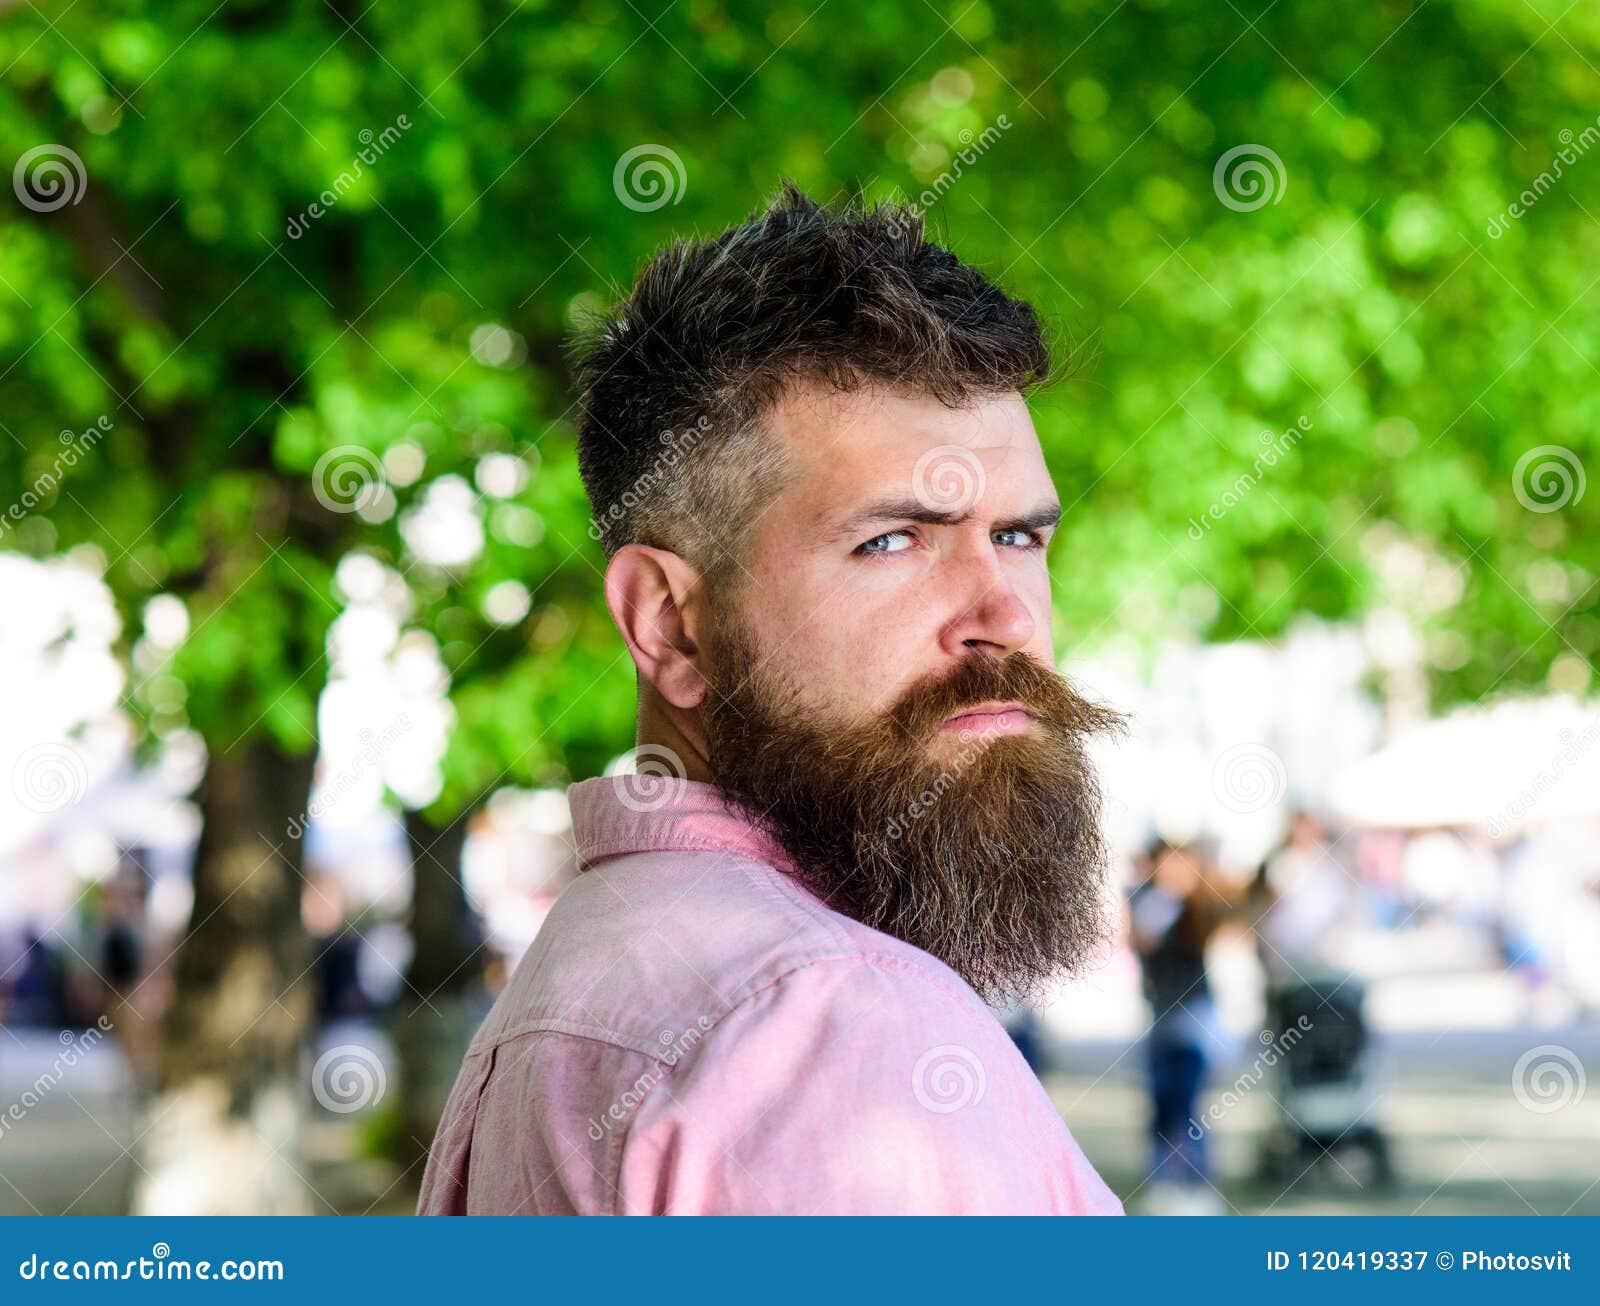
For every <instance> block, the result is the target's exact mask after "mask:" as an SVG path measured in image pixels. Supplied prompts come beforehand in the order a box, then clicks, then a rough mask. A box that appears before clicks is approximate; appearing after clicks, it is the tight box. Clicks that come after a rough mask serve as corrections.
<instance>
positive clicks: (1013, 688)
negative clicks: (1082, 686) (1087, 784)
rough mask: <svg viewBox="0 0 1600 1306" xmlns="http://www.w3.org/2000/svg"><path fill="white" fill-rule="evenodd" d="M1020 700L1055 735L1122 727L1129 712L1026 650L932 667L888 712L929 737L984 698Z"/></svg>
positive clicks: (918, 736)
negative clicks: (1098, 698)
mask: <svg viewBox="0 0 1600 1306" xmlns="http://www.w3.org/2000/svg"><path fill="white" fill-rule="evenodd" d="M993 702H1001V703H1012V702H1015V703H1020V704H1021V705H1022V706H1023V707H1024V708H1026V709H1027V711H1028V714H1029V715H1030V716H1032V717H1033V718H1034V719H1035V720H1037V721H1038V722H1039V723H1040V724H1041V725H1042V726H1043V727H1044V728H1045V729H1046V730H1047V731H1048V732H1049V733H1051V734H1055V735H1080V736H1081V735H1097V734H1115V733H1120V732H1122V731H1123V730H1124V729H1125V728H1126V726H1127V718H1126V717H1125V716H1124V715H1123V714H1122V713H1121V712H1118V711H1117V710H1116V709H1114V708H1111V707H1107V706H1106V705H1104V704H1103V703H1096V702H1094V701H1093V700H1091V699H1088V698H1085V697H1084V696H1083V695H1081V694H1080V693H1078V691H1077V690H1076V689H1074V688H1073V687H1072V684H1071V683H1070V682H1069V681H1068V680H1067V678H1066V677H1065V676H1063V675H1061V674H1060V673H1059V672H1057V671H1055V670H1053V669H1052V668H1050V667H1047V666H1045V665H1043V664H1042V663H1040V662H1037V661H1035V660H1034V659H1033V658H1032V657H1030V656H1029V655H1028V654H1026V653H1022V652H1016V653H1008V654H1006V655H1004V656H1001V657H997V656H995V655H992V654H988V653H974V654H972V655H971V656H969V657H967V658H966V659H964V660H963V661H962V662H960V663H958V664H957V665H956V666H954V667H953V668H951V669H950V670H949V671H936V672H930V673H929V674H928V675H926V676H923V677H922V678H921V679H919V680H917V681H916V682H914V683H913V684H912V685H910V686H909V687H908V688H907V689H906V690H905V692H904V693H902V694H901V695H900V697H899V698H898V699H897V700H896V701H895V703H894V705H893V706H892V707H890V709H889V710H888V712H887V713H885V716H886V717H887V718H888V719H889V720H890V721H891V722H892V723H893V724H894V725H896V726H898V727H899V729H900V730H901V731H904V732H905V734H906V735H908V736H909V737H910V738H911V739H913V740H915V741H917V742H919V743H926V742H927V741H929V740H931V739H932V738H933V736H934V735H935V734H936V733H937V732H938V730H939V728H940V726H942V725H943V724H944V723H945V722H946V721H948V720H949V719H950V718H951V717H952V716H954V715H955V714H956V713H958V712H963V711H967V710H970V709H972V708H975V707H979V706H981V705H982V704H984V703H993Z"/></svg>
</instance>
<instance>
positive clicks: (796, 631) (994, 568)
mask: <svg viewBox="0 0 1600 1306" xmlns="http://www.w3.org/2000/svg"><path fill="white" fill-rule="evenodd" d="M769 429H770V431H771V436H772V438H773V439H775V440H777V441H779V442H781V444H782V445H783V447H784V450H785V453H786V455H787V457H788V459H789V461H790V465H791V468H792V471H791V473H790V480H789V482H788V484H787V487H786V489H785V490H784V492H783V493H782V495H780V496H779V498H778V499H777V500H776V501H775V502H774V503H773V504H772V505H771V507H770V508H769V509H768V510H767V512H766V513H764V514H763V516H762V518H761V520H760V522H759V523H758V525H757V527H756V529H755V531H754V532H753V536H752V539H751V543H750V547H749V550H748V553H747V556H746V558H745V560H744V568H745V571H744V573H743V574H737V583H738V585H739V588H740V593H739V598H738V606H739V610H740V614H741V619H742V621H743V624H744V625H745V627H746V629H747V630H749V631H750V632H752V633H753V634H754V635H755V637H756V638H757V639H758V641H759V643H760V646H761V656H762V659H763V662H764V663H765V664H766V668H765V669H766V670H768V671H770V672H771V673H772V674H773V675H775V676H776V677H778V678H779V679H781V680H782V681H783V682H785V683H786V684H789V685H792V686H794V687H795V688H796V689H798V690H800V691H801V692H802V693H803V695H804V697H805V699H806V701H807V703H808V704H809V705H810V706H811V708H812V709H814V710H815V711H817V712H819V713H824V714H826V715H828V716H830V717H833V718H835V719H839V720H844V719H849V720H862V719H864V718H866V717H869V716H871V715H874V714H880V713H882V712H884V711H886V710H887V709H888V708H889V707H890V706H891V705H892V704H894V703H895V702H896V701H897V700H898V699H899V698H900V696H901V695H902V694H903V693H904V692H905V690H906V689H907V688H908V687H909V686H910V685H912V684H913V683H915V682H916V681H918V680H920V679H922V678H924V677H927V676H930V675H938V674H941V673H948V672H949V671H950V670H951V669H952V668H954V667H955V666H956V664H957V663H959V662H960V661H962V660H963V659H965V658H967V657H969V656H971V655H972V654H973V653H974V652H985V653H990V654H995V655H1004V654H1007V653H1012V652H1022V653H1025V654H1027V655H1028V656H1030V657H1032V658H1033V659H1034V660H1035V661H1037V662H1039V663H1040V664H1042V665H1044V666H1050V665H1052V663H1053V655H1052V642H1051V629H1050V584H1049V576H1048V573H1047V571H1046V567H1045V549H1044V546H1045V545H1046V544H1047V543H1048V541H1049V538H1050V535H1051V533H1052V532H1053V531H1054V529H1055V522H1056V519H1057V518H1058V516H1059V500H1058V498H1057V496H1056V493H1055V487H1054V486H1053V485H1052V484H1051V481H1050V474H1049V472H1048V470H1047V469H1046V467H1045V463H1044V457H1043V454H1042V453H1041V451H1040V448H1039V440H1038V436H1037V435H1036V434H1035V433H1034V429H1033V422H1032V420H1031V419H1030V418H1029V416H1028V410H1027V407H1026V405H1025V404H1024V403H1023V401H1022V399H1021V397H1020V396H1019V395H1015V394H1011V395H1005V396H1002V397H997V398H992V399H988V400H984V401H982V402H979V403H977V404H975V405H974V406H972V407H970V408H964V409H952V408H948V407H946V406H945V405H944V404H941V403H940V402H939V401H938V400H936V399H933V398H929V397H926V396H907V395H898V394H888V393H883V392H869V391H858V392H855V393H851V394H843V395H841V394H838V393H835V392H833V391H831V390H826V389H822V388H818V387H805V388H801V389H798V390H797V391H795V392H794V393H792V394H791V395H790V396H789V397H788V398H787V399H786V400H785V401H784V402H782V403H781V404H780V405H779V406H778V407H777V409H776V410H775V411H774V412H773V413H772V414H771V416H770V419H769ZM967 724H972V725H981V726H984V727H987V728H990V729H996V730H1007V729H1018V728H1026V727H1025V725H1024V724H1020V723H1018V722H1017V721H1016V720H1015V718H999V719H987V720H974V721H972V722H969V723H967ZM941 747H948V741H946V743H945V744H944V745H941Z"/></svg>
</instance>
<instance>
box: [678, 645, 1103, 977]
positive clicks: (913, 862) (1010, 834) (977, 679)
mask: <svg viewBox="0 0 1600 1306" xmlns="http://www.w3.org/2000/svg"><path fill="white" fill-rule="evenodd" d="M714 655H715V656H714V668H713V676H712V682H713V692H712V694H711V695H710V696H709V699H708V702H707V710H706V730H707V736H708V745H709V754H710V763H711V768H712V771H713V774H714V775H715V777H716V779H717V782H718V784H719V785H720V786H721V787H722V788H723V790H724V791H725V792H726V793H727V794H728V795H729V797H730V798H731V799H732V800H733V801H734V802H736V803H737V804H739V805H740V806H741V807H742V808H744V809H745V811H746V813H747V814H748V815H749V816H750V817H751V819H753V820H755V821H756V822H757V823H758V824H759V825H761V826H763V827H764V828H765V829H766V830H768V831H769V832H770V833H771V835H772V836H773V838H774V839H776V840H777V842H778V843H779V844H780V845H781V846H782V847H783V849H784V851H785V852H786V853H788V855H789V857H790V858H791V859H792V860H793V861H794V862H795V864H796V866H797V867H798V878H800V879H801V880H802V882H803V883H804V884H805V885H806V887H808V888H809V889H810V890H811V891H812V892H813V893H815V894H816V895H817V896H818V897H820V898H821V899H822V900H823V901H824V902H826V903H827V904H828V905H829V906H831V907H833V908H834V909H835V910H837V911H840V912H843V913H844V914H846V915H848V916H851V917H853V918H854V919H856V920H858V921H861V922H863V923H864V924H866V925H869V926H872V927H873V928H874V929H879V930H882V931H884V932H885V933H887V934H891V935H893V936H894V937H895V938H898V939H902V940H904V941H905V942H906V943H909V944H911V945H913V946H914V947H918V948H921V949H923V950H924V951H926V952H929V953H932V954H933V955H934V956H935V957H938V958H939V959H940V960H941V961H943V962H945V963H946V964H947V965H948V966H950V967H951V968H952V969H953V970H955V971H956V973H957V974H959V975H960V976H961V977H962V978H963V979H965V980H966V981H967V982H968V983H969V984H970V985H972V987H973V988H974V989H976V990H977V991H978V992H979V993H980V994H981V995H983V996H984V997H985V998H986V999H988V1000H990V1001H992V1002H1004V1001H1008V1000H1016V999H1022V998H1027V997H1030V996H1036V995H1037V994H1038V993H1039V992H1040V990H1042V989H1043V987H1044V986H1045V985H1046V984H1047V983H1048V982H1049V981H1050V980H1052V979H1055V978H1058V977H1060V976H1062V975H1064V974H1069V973H1072V972H1074V971H1076V970H1079V969H1081V968H1082V967H1083V965H1084V963H1085V962H1086V961H1087V960H1088V959H1089V958H1090V957H1091V956H1093V954H1094V953H1095V952H1096V951H1097V950H1098V948H1099V946H1100V945H1101V944H1102V943H1103V942H1104V940H1105V938H1106V936H1107V934H1108V932H1109V925H1108V917H1107V904H1106V900H1105V892H1104V889H1105V868H1106V854H1105V847H1104V843H1103V841H1102V837H1101V831H1100V819H1099V818H1100V795H1099V787H1098V785H1097V784H1096V781H1095V777H1094V773H1093V769H1092V767H1091V766H1090V763H1089V761H1088V758H1087V755H1086V753H1085V748H1084V744H1085V741H1086V740H1087V739H1088V738H1089V737H1090V736H1092V735H1094V734H1097V733H1101V732H1105V731H1111V730H1115V729H1118V728H1120V726H1121V725H1122V723H1123V719H1122V717H1121V715H1120V714H1119V713H1117V712H1115V711H1113V710H1111V709H1110V708H1106V707H1103V706H1100V705H1098V704H1095V703H1092V702H1090V701H1088V700H1087V699H1084V698H1082V697H1080V696H1079V695H1078V694H1077V693H1076V692H1074V690H1073V689H1072V688H1071V686H1070V685H1069V684H1068V683H1067V682H1066V680H1065V679H1063V678H1062V677H1061V676H1059V675H1057V674H1056V673H1055V672H1054V671H1051V670H1049V669H1048V668H1045V667H1042V666H1040V665H1039V664H1038V663H1037V662H1035V661H1034V660H1033V659H1032V658H1030V657H1027V656H1026V655H1024V654H1021V653H1013V654H1010V655H1009V656H1006V657H1003V658H999V657H993V656H989V655H985V654H975V655H973V656H972V657H970V658H968V659H967V660H966V661H965V662H963V663H961V664H959V665H958V666H957V667H956V668H955V669H954V671H952V672H949V673H946V674H944V675H942V676H939V675H935V676H929V677H927V678H925V679H923V680H921V681H919V682H918V683H916V684H914V685H913V686H911V688H910V689H908V690H907V691H906V693H905V694H903V695H902V696H901V698H900V700H899V701H898V702H897V703H896V704H895V705H894V707H893V708H891V709H890V710H889V711H888V712H887V713H885V714H883V715H882V716H879V717H876V718H873V719H871V720H868V721H864V722H848V723H840V722H837V721H833V720H829V719H825V718H824V717H823V716H821V715H820V714H818V713H817V712H816V711H815V710H814V709H809V710H808V709H807V708H806V707H805V705H803V704H802V703H801V702H800V699H799V696H798V695H797V694H796V693H795V692H794V690H793V689H792V687H788V686H785V685H783V684H781V683H779V682H778V681H777V680H776V678H774V677H772V676H770V675H769V674H766V673H764V672H763V670H762V668H761V665H760V659H759V655H758V652H757V650H756V648H755V647H754V644H753V641H751V640H750V639H749V638H748V637H747V636H746V635H745V634H744V633H743V632H742V631H741V630H740V629H739V628H738V627H737V625H730V626H729V627H727V628H725V629H724V630H723V631H721V632H720V633H719V637H718V639H717V641H716V649H715V650H714ZM995 700H998V701H1001V702H1006V701H1013V700H1014V701H1016V702H1019V703H1022V704H1024V705H1025V706H1026V707H1027V708H1028V710H1029V711H1030V712H1031V713H1032V714H1033V716H1034V718H1035V725H1034V728H1033V729H1032V730H1030V731H1029V732H1027V733H1024V734H1020V735H994V736H992V737H987V738H986V737H984V736H983V735H982V733H981V732H980V731H977V730H974V731H970V732H969V731H963V732H961V733H960V734H959V735H954V736H952V735H951V734H950V733H949V732H945V734H944V735H943V736H941V734H940V727H941V726H942V725H943V723H944V722H945V721H947V720H948V719H949V718H950V717H951V716H952V715H953V714H954V713H956V712H958V711H959V710H961V709H962V708H965V707H975V706H977V705H979V704H981V703H984V702H989V701H995ZM941 737H942V738H943V740H944V741H945V742H944V744H943V745H942V747H941V750H940V751H941V754H942V756H935V754H934V753H933V752H932V751H931V745H932V744H933V743H934V741H935V740H937V739H940V738H941ZM952 745H953V746H952Z"/></svg>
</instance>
